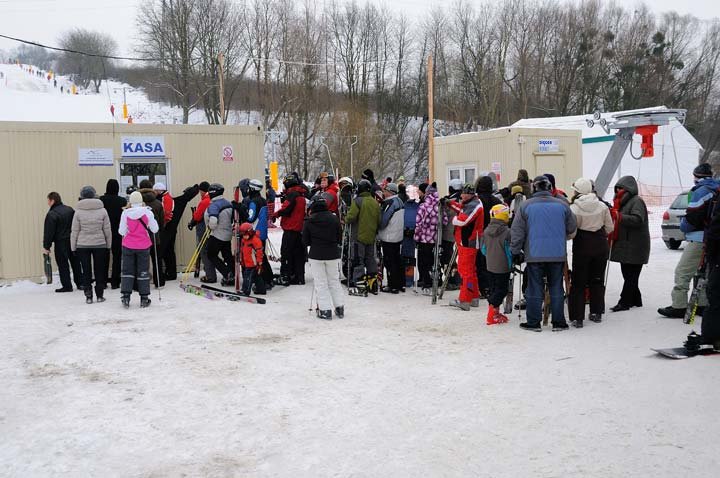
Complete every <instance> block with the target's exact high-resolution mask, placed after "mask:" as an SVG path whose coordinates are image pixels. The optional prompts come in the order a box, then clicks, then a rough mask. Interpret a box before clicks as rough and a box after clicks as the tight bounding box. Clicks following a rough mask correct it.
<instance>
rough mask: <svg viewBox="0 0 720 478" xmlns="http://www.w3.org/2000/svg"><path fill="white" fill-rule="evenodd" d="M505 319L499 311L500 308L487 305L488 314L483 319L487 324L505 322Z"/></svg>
mask: <svg viewBox="0 0 720 478" xmlns="http://www.w3.org/2000/svg"><path fill="white" fill-rule="evenodd" d="M507 321H508V318H507V317H506V316H505V315H503V314H501V313H500V309H498V308H496V307H493V306H492V305H491V306H490V307H488V314H487V318H486V319H485V322H486V323H487V324H488V325H495V324H506V323H507Z"/></svg>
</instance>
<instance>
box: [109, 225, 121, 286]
mask: <svg viewBox="0 0 720 478" xmlns="http://www.w3.org/2000/svg"><path fill="white" fill-rule="evenodd" d="M110 252H111V254H112V260H111V259H108V265H109V266H110V285H112V286H113V287H115V288H117V287H119V286H120V265H121V264H122V236H121V235H120V234H117V235H115V234H113V237H112V246H111V247H110Z"/></svg>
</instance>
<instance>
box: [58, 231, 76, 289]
mask: <svg viewBox="0 0 720 478" xmlns="http://www.w3.org/2000/svg"><path fill="white" fill-rule="evenodd" d="M55 262H56V263H57V266H58V274H60V284H61V285H62V286H63V288H65V289H72V285H73V280H74V282H75V287H76V288H78V289H80V288H82V286H83V274H82V266H81V265H80V260H79V259H78V257H77V255H76V254H75V253H74V252H73V251H72V250H71V249H70V239H67V240H64V241H55ZM71 268H72V274H73V280H70V269H71Z"/></svg>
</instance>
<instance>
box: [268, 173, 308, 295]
mask: <svg viewBox="0 0 720 478" xmlns="http://www.w3.org/2000/svg"><path fill="white" fill-rule="evenodd" d="M283 186H284V188H285V199H284V200H283V202H282V205H281V206H280V209H279V210H278V211H276V212H275V213H274V216H275V217H280V218H281V219H280V227H281V228H282V230H283V237H282V244H281V245H280V284H281V285H297V284H300V285H302V284H305V252H306V251H305V247H304V246H303V243H302V230H303V224H304V223H305V206H306V203H307V199H306V198H305V188H304V187H303V185H302V184H301V183H300V181H299V179H298V176H296V175H295V174H292V175H290V176H288V177H286V178H285V181H283Z"/></svg>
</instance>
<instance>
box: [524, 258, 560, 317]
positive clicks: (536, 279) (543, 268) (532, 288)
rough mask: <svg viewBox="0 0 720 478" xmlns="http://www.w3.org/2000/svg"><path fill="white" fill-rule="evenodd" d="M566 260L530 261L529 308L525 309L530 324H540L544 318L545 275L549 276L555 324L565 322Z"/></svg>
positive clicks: (526, 295)
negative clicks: (564, 269) (564, 272)
mask: <svg viewBox="0 0 720 478" xmlns="http://www.w3.org/2000/svg"><path fill="white" fill-rule="evenodd" d="M564 265H565V263H564V262H530V263H528V265H527V267H526V269H527V272H528V287H527V291H526V292H525V300H527V308H526V310H525V313H526V316H527V322H528V324H530V325H539V324H540V321H541V320H542V303H543V298H544V297H545V284H544V281H543V278H544V277H547V282H548V290H549V291H550V305H551V310H552V322H553V324H564V323H565V293H564V291H563V266H564Z"/></svg>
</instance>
